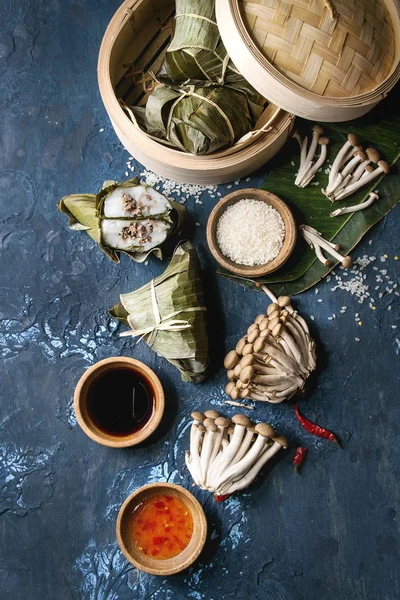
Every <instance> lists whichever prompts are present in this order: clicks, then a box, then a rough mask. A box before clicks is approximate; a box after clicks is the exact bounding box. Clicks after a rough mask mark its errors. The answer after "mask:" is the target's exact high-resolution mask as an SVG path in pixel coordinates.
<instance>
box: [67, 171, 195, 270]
mask: <svg viewBox="0 0 400 600" xmlns="http://www.w3.org/2000/svg"><path fill="white" fill-rule="evenodd" d="M137 186H139V181H138V178H137V177H134V178H133V179H128V180H127V181H124V182H122V183H118V182H117V181H110V180H108V181H105V182H104V183H103V185H102V187H101V188H100V190H99V192H98V193H97V194H71V195H70V196H65V197H64V198H62V199H61V200H60V202H59V204H58V208H59V210H60V211H61V212H62V213H64V214H66V215H67V216H68V226H69V228H70V229H73V230H75V231H86V233H87V234H88V235H89V236H90V237H91V238H92V239H93V240H94V241H95V242H96V243H97V244H98V245H99V247H100V249H101V250H102V251H103V252H104V254H105V255H106V256H108V258H110V259H111V260H112V261H113V262H115V263H119V261H120V254H121V252H122V253H124V254H127V255H128V256H129V257H130V258H132V259H133V260H134V261H136V262H139V263H142V262H144V261H145V260H146V258H147V257H148V256H149V254H151V253H153V254H155V255H156V256H157V257H158V258H160V259H161V258H162V252H161V249H160V248H159V247H158V246H157V245H156V246H154V247H152V248H150V249H148V250H143V249H141V248H140V246H135V247H133V246H132V247H130V248H129V250H124V249H121V248H113V247H112V246H111V245H110V244H107V243H106V242H105V240H104V237H105V236H104V233H103V231H102V222H103V223H104V222H105V221H106V220H107V219H106V218H105V217H104V214H103V213H104V210H103V206H104V202H105V200H106V198H107V197H108V196H109V195H110V194H111V192H113V191H114V190H116V189H128V188H132V187H137ZM142 187H143V188H145V189H146V190H147V189H149V190H150V189H151V188H150V187H149V186H142ZM153 193H157V194H158V195H159V192H153ZM146 194H147V192H146ZM164 200H165V203H166V204H167V205H168V210H167V211H164V212H163V213H162V214H159V215H154V216H152V217H150V219H149V218H148V217H147V219H148V220H151V221H152V222H154V223H156V222H163V223H165V226H164V228H167V234H166V237H165V239H164V240H163V242H165V241H166V240H167V239H168V238H169V237H171V236H172V235H173V234H174V233H175V232H176V231H177V230H178V229H179V228H180V226H181V224H182V222H183V220H184V218H185V216H186V209H185V208H184V207H183V206H182V205H181V204H179V203H178V202H173V201H169V200H167V199H166V198H164ZM145 218H146V217H143V216H142V217H141V216H135V217H126V216H125V217H113V218H112V220H113V221H114V222H115V221H117V220H118V221H120V223H121V227H123V225H124V224H125V223H127V222H129V223H140V221H142V222H143V221H144V219H145Z"/></svg>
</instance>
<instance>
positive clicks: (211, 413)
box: [204, 408, 219, 419]
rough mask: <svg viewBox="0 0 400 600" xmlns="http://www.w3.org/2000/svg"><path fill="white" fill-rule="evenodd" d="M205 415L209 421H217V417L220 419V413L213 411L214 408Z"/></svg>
mask: <svg viewBox="0 0 400 600" xmlns="http://www.w3.org/2000/svg"><path fill="white" fill-rule="evenodd" d="M204 415H205V416H206V417H207V418H208V419H216V418H217V417H219V412H217V411H216V410H213V409H212V408H211V409H210V410H206V411H205V413H204Z"/></svg>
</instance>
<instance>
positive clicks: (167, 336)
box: [109, 242, 208, 383]
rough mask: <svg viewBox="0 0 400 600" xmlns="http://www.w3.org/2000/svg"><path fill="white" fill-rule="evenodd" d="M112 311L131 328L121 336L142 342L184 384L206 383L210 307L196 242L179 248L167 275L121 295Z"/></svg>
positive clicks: (167, 270)
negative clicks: (206, 300) (177, 375)
mask: <svg viewBox="0 0 400 600" xmlns="http://www.w3.org/2000/svg"><path fill="white" fill-rule="evenodd" d="M109 312H110V315H111V316H112V317H115V318H117V319H119V320H120V321H121V322H122V323H124V324H125V325H127V326H129V327H130V328H131V329H130V331H126V332H123V333H122V334H121V335H122V336H126V335H128V336H130V335H131V336H133V337H139V338H140V339H142V338H143V339H144V340H145V342H146V343H147V344H148V346H150V348H152V350H154V351H155V352H156V353H157V354H158V355H159V356H162V357H164V358H166V359H167V360H168V361H169V362H170V363H171V364H172V365H174V366H175V367H176V368H177V369H179V371H180V373H181V379H182V381H188V382H192V383H200V382H201V381H203V379H204V378H205V376H206V371H207V366H208V337H207V329H206V308H205V305H204V297H203V288H202V283H201V279H200V265H199V260H198V258H197V254H196V251H195V249H194V247H193V246H192V244H190V243H189V242H184V243H182V244H180V245H179V246H178V247H177V248H176V249H175V252H174V254H173V256H172V259H171V262H170V263H169V265H168V267H167V268H166V270H165V271H164V273H163V274H162V275H159V276H158V277H156V278H155V279H153V280H151V281H150V282H149V283H147V284H146V285H144V286H143V287H141V288H139V289H138V290H135V291H134V292H131V293H129V294H122V295H121V296H120V302H119V303H118V304H116V305H115V306H114V307H113V308H111V309H110V311H109Z"/></svg>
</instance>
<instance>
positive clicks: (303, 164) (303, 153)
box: [292, 125, 329, 187]
mask: <svg viewBox="0 0 400 600" xmlns="http://www.w3.org/2000/svg"><path fill="white" fill-rule="evenodd" d="M323 133H324V130H323V129H322V127H321V126H320V125H313V126H312V140H311V144H310V148H309V149H308V152H307V143H308V137H307V136H306V137H305V138H304V139H303V140H302V139H301V136H300V134H299V132H298V131H295V132H294V133H293V135H292V137H293V138H294V139H295V140H297V141H298V143H299V146H300V166H299V170H298V173H297V177H296V180H295V182H294V183H295V185H297V186H299V187H306V186H307V185H308V184H309V183H310V182H311V181H312V180H313V178H314V177H315V174H316V173H318V170H319V169H320V168H321V167H322V165H323V164H324V162H325V161H326V157H327V154H328V144H329V139H328V138H327V137H322V134H323ZM318 146H319V147H320V154H319V158H318V159H317V160H315V154H316V151H317V148H318Z"/></svg>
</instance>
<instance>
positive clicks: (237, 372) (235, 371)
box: [233, 363, 242, 378]
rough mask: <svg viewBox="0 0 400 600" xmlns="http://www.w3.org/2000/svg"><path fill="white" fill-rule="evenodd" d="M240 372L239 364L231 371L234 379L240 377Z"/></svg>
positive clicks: (240, 366)
mask: <svg viewBox="0 0 400 600" xmlns="http://www.w3.org/2000/svg"><path fill="white" fill-rule="evenodd" d="M241 370H242V365H241V364H240V363H239V364H238V365H236V367H235V368H234V369H233V375H234V377H236V378H238V377H240V371H241Z"/></svg>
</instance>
